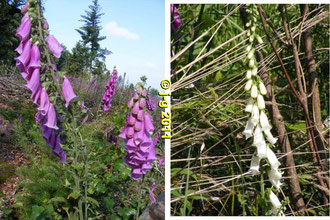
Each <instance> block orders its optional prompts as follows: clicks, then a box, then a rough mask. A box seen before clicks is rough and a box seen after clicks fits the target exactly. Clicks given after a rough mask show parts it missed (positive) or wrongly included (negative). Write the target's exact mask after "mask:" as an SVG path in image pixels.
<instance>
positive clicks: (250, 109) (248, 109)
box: [244, 98, 254, 112]
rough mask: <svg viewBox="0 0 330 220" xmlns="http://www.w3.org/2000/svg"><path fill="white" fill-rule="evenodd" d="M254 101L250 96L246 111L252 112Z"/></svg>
mask: <svg viewBox="0 0 330 220" xmlns="http://www.w3.org/2000/svg"><path fill="white" fill-rule="evenodd" d="M253 104H254V101H253V99H252V98H249V100H248V103H247V104H246V107H245V110H244V111H246V112H252V108H253Z"/></svg>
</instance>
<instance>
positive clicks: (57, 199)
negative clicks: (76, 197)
mask: <svg viewBox="0 0 330 220" xmlns="http://www.w3.org/2000/svg"><path fill="white" fill-rule="evenodd" d="M71 196H72V195H71ZM49 202H67V200H66V199H65V198H63V197H54V198H51V199H50V200H49Z"/></svg>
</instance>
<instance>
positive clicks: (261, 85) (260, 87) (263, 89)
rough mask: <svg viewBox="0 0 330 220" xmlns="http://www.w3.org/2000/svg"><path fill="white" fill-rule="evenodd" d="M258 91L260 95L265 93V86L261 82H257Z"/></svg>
mask: <svg viewBox="0 0 330 220" xmlns="http://www.w3.org/2000/svg"><path fill="white" fill-rule="evenodd" d="M259 91H260V93H261V94H262V95H266V94H267V89H266V87H265V84H263V82H260V83H259Z"/></svg>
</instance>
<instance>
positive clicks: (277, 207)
mask: <svg viewBox="0 0 330 220" xmlns="http://www.w3.org/2000/svg"><path fill="white" fill-rule="evenodd" d="M269 199H270V202H271V203H272V205H273V207H272V212H273V214H274V215H277V214H278V212H279V210H280V208H281V206H282V204H281V202H280V200H279V199H278V198H277V196H276V195H275V194H274V193H273V192H270V194H269Z"/></svg>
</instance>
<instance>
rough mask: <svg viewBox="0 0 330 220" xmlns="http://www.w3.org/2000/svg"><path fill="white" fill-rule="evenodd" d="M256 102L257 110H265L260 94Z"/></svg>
mask: <svg viewBox="0 0 330 220" xmlns="http://www.w3.org/2000/svg"><path fill="white" fill-rule="evenodd" d="M257 102H258V108H259V109H260V110H261V109H264V108H265V101H264V97H263V96H262V95H260V94H259V95H258V97H257Z"/></svg>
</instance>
